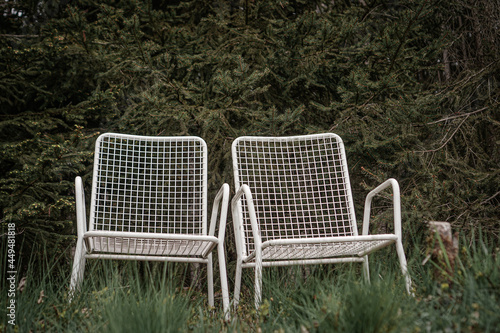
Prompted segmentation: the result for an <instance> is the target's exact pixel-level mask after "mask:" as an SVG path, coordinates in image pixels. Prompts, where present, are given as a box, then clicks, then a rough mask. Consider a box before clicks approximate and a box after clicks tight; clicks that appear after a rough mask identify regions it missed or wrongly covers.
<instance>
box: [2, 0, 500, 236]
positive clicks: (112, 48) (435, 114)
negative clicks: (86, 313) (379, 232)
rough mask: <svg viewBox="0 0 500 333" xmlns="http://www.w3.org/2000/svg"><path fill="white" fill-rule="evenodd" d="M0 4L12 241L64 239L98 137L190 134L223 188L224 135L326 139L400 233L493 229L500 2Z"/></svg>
mask: <svg viewBox="0 0 500 333" xmlns="http://www.w3.org/2000/svg"><path fill="white" fill-rule="evenodd" d="M1 8H2V9H1V10H2V11H3V13H4V15H3V16H1V17H0V20H2V23H5V24H2V25H1V26H2V28H1V30H0V73H1V74H0V103H1V104H0V105H1V107H0V144H1V147H2V149H3V151H4V154H2V155H1V156H0V171H1V176H0V191H1V192H0V193H1V197H0V208H1V212H0V220H1V222H2V225H4V224H5V223H6V222H9V221H15V222H16V224H17V230H18V232H19V233H20V235H23V236H20V237H28V239H33V237H34V235H35V234H37V233H43V234H44V235H45V236H44V237H45V238H46V240H47V241H53V240H54V241H55V240H56V239H57V238H58V236H62V237H63V238H64V237H68V236H69V235H74V233H75V230H74V229H75V228H74V226H72V222H73V221H74V217H73V214H74V213H73V209H72V205H73V199H72V196H73V188H72V186H73V185H72V183H73V179H74V176H76V175H77V174H79V175H84V176H85V177H86V179H87V180H89V176H90V171H91V160H92V150H93V148H92V147H93V142H94V140H95V135H96V134H97V133H98V132H105V131H119V132H124V133H132V134H142V135H198V136H201V137H203V138H204V139H205V140H206V141H207V143H208V147H209V150H210V152H209V153H210V165H209V169H210V179H209V182H210V183H209V185H210V190H211V191H212V192H215V191H216V190H217V189H218V188H219V186H220V185H221V183H222V182H228V183H231V182H232V174H231V162H230V144H231V142H232V140H233V139H234V138H235V137H237V136H240V135H296V134H308V133H315V132H324V131H332V132H336V133H338V134H339V135H341V136H342V137H343V138H344V140H345V143H346V148H347V152H348V156H349V163H350V173H351V177H352V184H353V187H354V195H355V200H356V201H357V203H358V205H357V208H358V209H359V210H360V209H362V207H363V205H362V201H363V199H364V196H365V194H366V192H367V190H368V189H371V188H373V187H374V186H375V185H377V184H378V183H379V182H381V181H383V180H384V179H386V178H387V177H394V178H396V179H398V180H399V182H400V184H401V188H402V194H403V197H402V199H403V210H404V214H405V215H404V218H405V222H404V223H405V224H404V226H403V228H404V229H405V232H406V233H409V232H413V231H422V228H423V226H424V222H426V221H428V220H447V221H450V222H452V223H453V224H454V226H455V227H460V228H461V229H462V230H464V231H467V230H468V229H470V228H471V227H472V226H476V225H478V224H479V225H481V226H482V227H483V228H484V229H489V230H490V231H491V232H493V233H494V234H495V235H496V236H497V237H498V232H499V227H498V222H499V220H498V216H499V215H500V212H499V208H498V207H499V206H500V205H499V200H500V195H499V192H498V188H499V184H500V178H499V177H500V176H499V171H498V170H499V168H498V165H499V163H500V152H499V149H498V140H499V124H500V118H499V117H500V113H499V105H498V98H499V88H498V87H499V86H498V78H499V70H500V67H499V62H498V54H500V52H498V51H499V50H498V45H500V42H499V41H498V33H496V34H495V31H496V30H495V29H496V28H495V22H498V20H497V18H498V17H500V15H499V12H498V8H500V6H492V5H491V4H490V2H489V1H487V0H482V1H479V4H477V3H475V2H474V6H473V4H472V2H471V1H469V0H454V1H451V2H449V1H440V0H418V1H414V0H404V1H378V0H373V1H367V0H360V1H334V2H332V1H305V0H289V1H278V0H276V1H274V0H273V1H260V0H218V1H208V0H190V1H187V0H186V1H160V0H155V1H146V2H143V1H134V0H125V1H118V2H117V1H112V0H108V1H100V2H96V1H90V0H80V1H71V2H64V1H63V2H57V1H45V2H38V1H28V0H27V1H16V2H13V1H8V2H6V3H5V4H4V5H3V7H1ZM12 13H17V14H16V15H13V14H12ZM479 27H481V28H480V29H479ZM467 36H470V38H469V37H467ZM75 126H76V127H75ZM389 199H390V198H389V197H387V198H385V199H383V200H382V202H381V206H384V204H385V200H389ZM358 216H361V211H358ZM388 218H389V215H387V214H385V215H382V218H380V219H379V223H381V224H382V225H383V224H384V223H385V222H386V220H387V219H388ZM229 234H231V233H230V232H229ZM70 237H73V236H70ZM229 244H230V242H229Z"/></svg>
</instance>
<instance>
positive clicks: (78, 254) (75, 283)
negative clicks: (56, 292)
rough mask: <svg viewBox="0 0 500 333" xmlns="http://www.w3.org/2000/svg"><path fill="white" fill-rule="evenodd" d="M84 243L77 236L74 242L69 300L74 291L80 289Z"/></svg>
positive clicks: (83, 267) (83, 269) (83, 266)
mask: <svg viewBox="0 0 500 333" xmlns="http://www.w3.org/2000/svg"><path fill="white" fill-rule="evenodd" d="M85 253H86V251H85V245H84V244H83V239H81V238H79V239H78V241H77V242H76V248H75V258H74V260H73V269H72V272H71V282H70V285H69V301H70V302H71V301H72V300H73V296H74V294H75V291H77V290H80V286H81V283H82V281H83V274H84V272H85V261H86V258H85Z"/></svg>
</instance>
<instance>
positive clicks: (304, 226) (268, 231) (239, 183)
mask: <svg viewBox="0 0 500 333" xmlns="http://www.w3.org/2000/svg"><path fill="white" fill-rule="evenodd" d="M232 156H233V171H234V179H235V188H236V194H235V195H234V197H233V200H232V202H231V210H232V214H233V224H234V232H235V242H236V253H237V266H236V278H235V292H234V305H235V306H236V305H237V304H238V302H239V294H240V287H241V274H242V268H254V270H255V306H256V307H258V306H259V304H260V300H261V288H262V267H269V266H286V265H296V264H324V263H339V262H360V263H363V270H364V273H365V276H366V278H367V279H369V269H368V268H369V267H368V254H370V253H372V252H374V251H375V250H377V249H380V248H383V247H385V246H388V245H390V244H396V250H397V254H398V257H399V261H400V265H401V270H402V273H403V275H404V276H405V278H406V288H407V290H408V292H410V284H411V281H410V278H409V276H408V274H407V268H406V258H405V254H404V251H403V246H402V242H401V208H400V197H399V185H398V183H397V181H396V180H395V179H388V180H387V181H385V182H384V183H382V184H381V185H379V186H378V187H377V188H375V189H374V190H372V191H371V192H370V193H369V194H368V195H367V197H366V201H365V213H364V218H363V229H362V235H358V230H357V224H356V217H355V213H354V205H353V199H352V193H351V185H350V182H349V174H348V169H347V159H346V155H345V151H344V145H343V142H342V140H341V138H340V137H339V136H338V135H336V134H332V133H326V134H316V135H304V136H293V137H240V138H237V139H236V140H235V141H234V142H233V145H232ZM389 187H392V192H393V206H394V208H393V210H394V230H395V232H394V233H393V234H376V235H370V234H369V219H370V209H371V201H372V198H373V197H374V196H375V195H377V194H378V193H379V192H381V191H382V190H384V189H386V188H389Z"/></svg>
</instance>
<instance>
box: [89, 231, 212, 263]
mask: <svg viewBox="0 0 500 333" xmlns="http://www.w3.org/2000/svg"><path fill="white" fill-rule="evenodd" d="M87 238H88V239H89V240H90V249H89V252H90V253H118V254H125V255H148V256H182V257H186V256H189V257H202V258H205V257H206V256H207V254H209V253H210V251H211V250H212V249H213V248H214V247H215V246H217V242H218V239H217V238H216V237H212V238H213V240H207V236H203V237H199V238H201V239H196V236H192V238H193V239H173V240H172V239H162V238H146V237H144V238H142V237H104V236H89V237H87ZM208 238H210V237H208Z"/></svg>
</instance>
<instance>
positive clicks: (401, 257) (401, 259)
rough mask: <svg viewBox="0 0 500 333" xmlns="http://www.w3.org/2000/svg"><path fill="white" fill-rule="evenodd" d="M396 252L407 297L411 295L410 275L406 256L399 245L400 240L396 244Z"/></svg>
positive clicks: (400, 244)
mask: <svg viewBox="0 0 500 333" xmlns="http://www.w3.org/2000/svg"><path fill="white" fill-rule="evenodd" d="M396 251H397V253H398V258H399V264H400V265H401V272H402V273H403V276H404V278H405V281H406V291H407V292H408V294H409V295H413V293H412V292H411V278H410V275H409V274H408V268H407V264H406V256H405V252H404V249H403V244H402V243H401V241H400V240H398V241H397V242H396Z"/></svg>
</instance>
